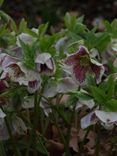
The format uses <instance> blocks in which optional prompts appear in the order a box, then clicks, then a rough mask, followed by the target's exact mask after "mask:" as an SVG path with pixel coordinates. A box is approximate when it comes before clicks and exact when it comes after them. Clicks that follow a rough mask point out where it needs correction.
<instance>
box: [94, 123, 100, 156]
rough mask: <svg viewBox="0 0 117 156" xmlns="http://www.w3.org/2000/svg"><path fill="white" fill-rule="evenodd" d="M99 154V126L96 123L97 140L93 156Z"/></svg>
mask: <svg viewBox="0 0 117 156" xmlns="http://www.w3.org/2000/svg"><path fill="white" fill-rule="evenodd" d="M99 154H100V125H99V124H98V123H97V139H96V147H95V156H99Z"/></svg>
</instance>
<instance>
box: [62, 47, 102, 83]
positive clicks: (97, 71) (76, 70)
mask: <svg viewBox="0 0 117 156" xmlns="http://www.w3.org/2000/svg"><path fill="white" fill-rule="evenodd" d="M64 63H65V64H66V65H68V66H71V67H72V70H73V71H72V72H73V74H74V76H75V78H76V79H77V80H78V81H79V82H80V83H82V82H83V81H84V80H85V78H86V74H87V73H92V74H94V75H95V77H96V80H97V83H99V82H100V81H101V77H102V75H103V73H104V67H103V65H102V64H101V63H98V62H96V61H95V60H94V59H92V58H91V57H90V55H89V52H88V50H87V49H86V48H85V47H83V46H82V47H80V49H79V50H78V51H77V52H76V53H75V54H72V55H70V56H68V57H67V58H66V59H65V62H64Z"/></svg>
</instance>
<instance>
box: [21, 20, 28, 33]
mask: <svg viewBox="0 0 117 156" xmlns="http://www.w3.org/2000/svg"><path fill="white" fill-rule="evenodd" d="M26 28H27V22H26V21H25V19H24V18H23V19H22V20H21V22H20V24H19V33H22V32H24V31H25V30H26Z"/></svg>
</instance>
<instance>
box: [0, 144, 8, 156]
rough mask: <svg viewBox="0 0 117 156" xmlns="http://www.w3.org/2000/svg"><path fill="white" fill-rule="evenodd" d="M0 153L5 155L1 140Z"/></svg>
mask: <svg viewBox="0 0 117 156" xmlns="http://www.w3.org/2000/svg"><path fill="white" fill-rule="evenodd" d="M0 154H1V155H2V156H7V155H6V152H5V148H4V145H3V142H2V141H0Z"/></svg>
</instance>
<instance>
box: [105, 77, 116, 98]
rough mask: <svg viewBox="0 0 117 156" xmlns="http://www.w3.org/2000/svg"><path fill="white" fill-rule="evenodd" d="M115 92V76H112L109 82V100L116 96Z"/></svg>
mask: <svg viewBox="0 0 117 156" xmlns="http://www.w3.org/2000/svg"><path fill="white" fill-rule="evenodd" d="M114 91H115V81H114V77H113V75H110V76H109V79H108V82H107V99H110V98H111V97H112V96H113V95H114Z"/></svg>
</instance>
